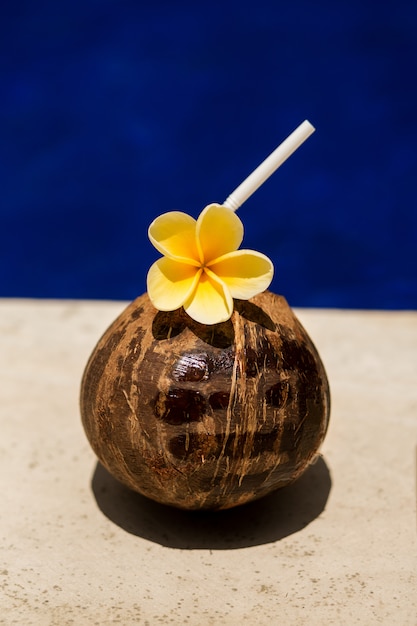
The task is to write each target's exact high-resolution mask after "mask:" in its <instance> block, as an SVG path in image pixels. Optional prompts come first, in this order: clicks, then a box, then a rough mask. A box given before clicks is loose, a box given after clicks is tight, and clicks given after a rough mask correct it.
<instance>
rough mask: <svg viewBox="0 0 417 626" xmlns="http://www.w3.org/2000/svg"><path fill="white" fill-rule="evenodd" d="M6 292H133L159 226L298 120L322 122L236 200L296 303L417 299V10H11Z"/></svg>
mask: <svg viewBox="0 0 417 626" xmlns="http://www.w3.org/2000/svg"><path fill="white" fill-rule="evenodd" d="M2 14H3V15H2V19H1V25H0V30H1V33H0V35H1V36H0V47H1V51H0V59H1V61H0V87H1V97H0V166H1V167H0V296H6V297H9V296H18V297H20V296H24V297H59V298H60V297H65V298H111V299H112V298H116V299H133V298H134V297H136V296H137V295H139V294H140V293H142V292H143V291H144V290H145V277H146V272H147V269H148V267H149V265H150V264H151V263H152V262H153V261H154V260H155V259H156V258H157V257H158V253H157V252H156V251H155V250H154V249H153V248H152V246H151V245H150V243H149V242H148V239H147V234H146V231H147V226H148V224H149V223H150V221H152V219H154V218H155V217H156V216H157V215H159V214H160V213H163V212H166V211H170V210H174V209H176V210H183V211H186V212H188V213H191V214H192V215H194V216H197V215H198V213H199V212H200V210H201V209H202V208H203V207H204V206H205V205H206V204H208V203H209V202H212V201H217V202H221V201H222V200H224V199H225V198H226V196H227V195H228V194H229V193H230V192H231V191H232V190H233V189H234V188H235V187H236V186H237V185H238V184H239V183H240V182H241V181H242V180H243V178H244V177H245V176H246V175H247V174H249V173H250V172H251V171H252V169H253V168H254V167H255V166H256V165H258V163H259V162H260V161H261V160H262V159H263V158H264V157H265V156H266V155H267V154H268V153H269V152H270V151H272V149H273V148H275V146H276V145H277V144H278V143H279V142H280V141H281V140H282V139H283V138H284V137H285V136H286V135H288V134H289V133H290V132H291V131H292V130H293V129H294V128H295V127H296V126H297V125H298V124H299V123H300V122H302V121H303V120H304V119H305V118H308V119H309V120H310V121H311V122H312V123H313V124H314V125H315V126H316V128H317V131H316V133H315V134H314V135H313V136H312V137H311V138H310V139H309V140H308V141H307V142H306V144H304V145H303V146H302V147H301V148H300V149H299V150H298V151H297V152H296V153H295V154H294V155H293V156H292V157H291V159H290V160H289V161H287V162H286V163H285V165H283V166H282V168H281V169H280V170H278V172H277V173H276V174H275V175H274V176H273V178H271V179H270V180H269V181H268V182H267V183H266V184H265V185H264V186H263V187H262V188H261V189H260V190H259V191H258V192H257V193H256V194H255V195H254V196H252V198H251V199H250V200H249V201H248V202H247V203H246V204H244V205H243V206H242V207H241V209H239V216H240V217H241V219H242V220H243V222H244V224H245V233H246V234H245V242H244V245H245V247H250V248H254V249H256V250H259V251H262V252H264V253H265V254H267V255H269V256H270V257H271V258H272V259H273V261H274V263H275V268H276V277H275V278H274V282H273V284H272V289H273V290H274V291H276V292H279V293H282V294H284V295H285V296H286V297H287V299H288V300H289V302H290V304H291V305H294V306H295V305H297V306H329V307H358V308H414V309H415V308H417V260H416V259H417V253H416V250H417V202H416V197H417V194H416V185H417V5H416V3H415V2H413V1H411V0H410V1H406V0H397V1H395V2H394V1H386V2H379V3H377V2H374V1H373V0H349V2H348V1H346V0H342V1H341V2H335V1H334V0H317V1H316V2H308V1H307V0H304V1H303V0H294V1H293V2H289V1H288V2H285V3H284V2H278V1H277V0H258V1H257V2H245V1H244V0H240V1H237V0H231V1H229V2H228V1H227V0H221V1H220V0H212V1H210V2H206V1H205V0H203V1H202V2H195V0H193V1H191V0H187V1H184V0H183V1H177V2H172V1H170V2H168V1H159V2H158V1H155V2H152V1H150V0H149V1H148V2H140V1H134V0H127V1H123V0H120V1H116V0H83V1H81V0H72V1H69V0H63V1H60V2H55V1H54V2H52V0H50V1H46V2H42V1H41V2H39V3H38V2H33V1H32V0H30V1H26V2H24V1H23V2H19V1H16V2H6V3H5V8H4V5H3V6H2Z"/></svg>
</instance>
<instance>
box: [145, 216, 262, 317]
mask: <svg viewBox="0 0 417 626" xmlns="http://www.w3.org/2000/svg"><path fill="white" fill-rule="evenodd" d="M148 234H149V239H150V240H151V242H152V244H153V245H154V246H155V248H156V249H157V250H158V251H159V252H161V254H163V255H164V256H163V257H162V258H160V259H159V260H158V261H156V262H155V263H154V264H153V265H152V266H151V268H150V269H149V272H148V277H147V289H148V295H149V298H150V300H151V302H152V304H153V305H154V307H155V308H156V309H159V310H160V311H174V310H175V309H178V308H180V307H181V306H183V307H184V309H185V311H186V312H187V313H188V315H189V316H190V317H192V318H193V319H194V320H196V321H197V322H200V323H201V324H217V323H219V322H224V321H226V320H228V319H229V318H230V316H231V315H232V313H233V298H238V299H241V300H248V299H249V298H252V297H253V296H255V295H256V294H258V293H261V292H262V291H264V290H265V289H266V288H267V287H268V286H269V284H270V282H271V280H272V276H273V273H274V266H273V264H272V262H271V261H270V259H268V257H267V256H265V255H264V254H261V253H260V252H255V251H254V250H238V248H239V246H240V244H241V243H242V239H243V224H242V222H241V221H240V219H239V218H238V217H237V215H236V214H235V213H234V212H233V211H232V210H231V209H229V208H227V207H225V206H221V205H219V204H209V205H208V206H206V208H205V209H203V211H202V212H201V213H200V215H199V217H198V219H197V220H195V219H194V218H193V217H191V216H190V215H187V214H186V213H182V212H180V211H172V212H170V213H164V214H163V215H160V216H159V217H157V218H156V220H154V221H153V222H152V224H151V225H150V226H149V231H148Z"/></svg>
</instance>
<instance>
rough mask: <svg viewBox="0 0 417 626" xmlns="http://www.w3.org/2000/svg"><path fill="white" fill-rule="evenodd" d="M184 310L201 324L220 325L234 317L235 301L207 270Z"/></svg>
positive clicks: (219, 281) (222, 284) (220, 282)
mask: <svg viewBox="0 0 417 626" xmlns="http://www.w3.org/2000/svg"><path fill="white" fill-rule="evenodd" d="M228 210H230V209H228ZM184 309H185V311H186V312H187V313H188V315H189V316H190V317H192V318H193V319H194V320H196V321H197V322H200V324H219V323H220V322H225V321H226V320H228V319H229V318H230V316H231V315H232V313H233V299H232V296H231V295H230V293H229V290H228V289H227V287H226V285H225V284H224V283H223V282H222V281H221V280H219V279H218V277H217V276H216V275H215V274H213V272H210V270H208V271H207V270H206V271H204V272H203V273H202V274H201V277H200V280H199V281H198V285H197V288H196V290H195V292H194V293H193V295H192V296H191V297H190V298H189V300H188V302H186V303H185V304H184Z"/></svg>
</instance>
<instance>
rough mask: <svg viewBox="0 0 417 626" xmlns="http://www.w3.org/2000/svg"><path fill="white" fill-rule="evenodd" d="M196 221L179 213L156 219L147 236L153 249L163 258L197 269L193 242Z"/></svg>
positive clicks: (194, 243) (197, 264)
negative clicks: (181, 262) (184, 263)
mask: <svg viewBox="0 0 417 626" xmlns="http://www.w3.org/2000/svg"><path fill="white" fill-rule="evenodd" d="M195 232H196V220H195V219H194V218H193V217H191V215H187V213H181V211H170V212H169V213H163V214H162V215H160V216H159V217H157V218H156V219H155V220H154V221H153V222H152V224H151V225H150V226H149V229H148V236H149V239H150V240H151V243H152V244H153V245H154V246H155V248H156V249H157V250H158V251H159V252H160V253H161V254H163V255H164V256H167V257H169V258H171V259H175V260H176V261H183V262H186V263H190V264H191V265H194V266H196V267H198V266H199V265H200V264H199V262H198V251H197V246H196V240H195V237H196V235H195Z"/></svg>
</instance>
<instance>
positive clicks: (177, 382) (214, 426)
mask: <svg viewBox="0 0 417 626" xmlns="http://www.w3.org/2000/svg"><path fill="white" fill-rule="evenodd" d="M329 405H330V401H329V386H328V381H327V377H326V373H325V370H324V367H323V365H322V362H321V360H320V357H319V355H318V353H317V350H316V349H315V347H314V345H313V343H312V342H311V340H310V338H309V337H308V335H307V333H306V331H305V330H304V329H303V327H302V326H301V324H300V322H299V321H298V320H297V318H296V317H295V315H294V313H293V311H292V310H291V308H290V307H289V306H288V304H287V302H286V300H285V299H284V298H283V297H282V296H277V295H275V294H273V293H271V292H269V291H266V292H264V293H262V294H260V295H258V296H256V297H255V298H252V299H251V300H249V301H235V310H234V312H233V315H232V317H231V319H230V320H228V321H227V322H223V323H221V324H216V325H213V326H207V325H203V324H199V323H197V322H195V321H193V320H192V319H191V318H190V317H188V315H186V313H185V312H184V311H183V310H182V309H179V310H177V311H173V312H160V311H157V310H156V309H155V308H154V307H153V306H152V304H151V302H150V300H149V298H148V296H147V294H144V295H142V296H141V297H139V298H137V299H136V300H135V301H134V302H132V304H130V305H129V306H128V307H127V308H126V309H125V310H124V312H123V313H122V314H121V315H120V316H119V317H118V318H117V319H116V320H115V322H114V323H113V324H112V325H111V326H110V328H109V329H108V330H107V331H106V333H105V334H104V335H103V337H102V338H101V339H100V341H99V342H98V344H97V346H96V348H95V349H94V351H93V353H92V355H91V357H90V359H89V361H88V364H87V366H86V369H85V373H84V377H83V380H82V386H81V415H82V421H83V425H84V428H85V432H86V434H87V437H88V439H89V441H90V444H91V446H92V448H93V450H94V451H95V453H96V454H97V456H98V458H99V459H100V461H101V463H102V464H103V465H104V466H105V467H106V468H107V470H108V471H109V472H110V473H111V474H112V475H113V476H114V477H115V478H117V479H118V480H119V481H121V482H122V483H124V484H125V485H127V486H128V487H130V488H131V489H133V490H136V491H138V492H140V493H142V494H143V495H145V496H147V497H149V498H152V499H153V500H156V501H158V502H161V503H164V504H169V505H173V506H176V507H180V508H184V509H204V508H210V509H224V508H229V507H233V506H236V505H240V504H243V503H245V502H248V501H250V500H254V499H256V498H259V497H261V496H263V495H265V494H267V493H269V492H271V491H273V490H275V489H277V488H279V487H283V486H285V485H287V484H288V483H290V482H292V481H293V480H295V479H296V478H297V477H298V476H300V475H301V474H302V473H303V472H304V470H305V469H306V468H307V467H308V465H309V464H310V463H311V462H312V460H314V458H315V457H316V455H317V451H318V449H319V447H320V444H321V443H322V441H323V438H324V436H325V433H326V430H327V425H328V420H329Z"/></svg>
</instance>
